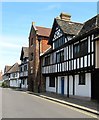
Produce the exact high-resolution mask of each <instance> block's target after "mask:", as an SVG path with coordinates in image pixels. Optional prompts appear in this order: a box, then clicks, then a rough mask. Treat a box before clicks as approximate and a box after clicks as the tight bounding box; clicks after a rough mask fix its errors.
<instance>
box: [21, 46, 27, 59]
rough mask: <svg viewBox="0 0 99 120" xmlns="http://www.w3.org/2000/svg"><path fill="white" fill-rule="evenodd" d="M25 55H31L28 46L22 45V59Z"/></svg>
mask: <svg viewBox="0 0 99 120" xmlns="http://www.w3.org/2000/svg"><path fill="white" fill-rule="evenodd" d="M23 56H24V57H29V54H28V47H22V50H21V56H20V60H22V57H23Z"/></svg>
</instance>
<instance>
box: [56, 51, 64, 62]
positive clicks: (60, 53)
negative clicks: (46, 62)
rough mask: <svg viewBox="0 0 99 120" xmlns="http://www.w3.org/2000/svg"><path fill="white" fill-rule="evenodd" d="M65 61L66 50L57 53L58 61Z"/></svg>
mask: <svg viewBox="0 0 99 120" xmlns="http://www.w3.org/2000/svg"><path fill="white" fill-rule="evenodd" d="M63 61H64V50H62V51H60V52H58V53H56V63H59V62H63Z"/></svg>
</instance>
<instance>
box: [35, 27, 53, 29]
mask: <svg viewBox="0 0 99 120" xmlns="http://www.w3.org/2000/svg"><path fill="white" fill-rule="evenodd" d="M35 27H41V28H46V29H51V28H49V27H43V26H35Z"/></svg>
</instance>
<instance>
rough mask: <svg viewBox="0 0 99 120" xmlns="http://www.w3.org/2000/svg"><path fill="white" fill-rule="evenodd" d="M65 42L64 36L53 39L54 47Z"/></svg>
mask: <svg viewBox="0 0 99 120" xmlns="http://www.w3.org/2000/svg"><path fill="white" fill-rule="evenodd" d="M64 43H65V37H60V38H58V39H57V40H55V41H54V48H58V47H60V46H61V45H63V44H64Z"/></svg>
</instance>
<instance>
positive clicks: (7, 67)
mask: <svg viewBox="0 0 99 120" xmlns="http://www.w3.org/2000/svg"><path fill="white" fill-rule="evenodd" d="M10 68H11V66H8V65H6V66H5V69H4V73H7V72H8V70H9V69H10Z"/></svg>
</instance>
